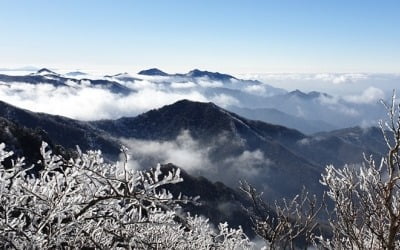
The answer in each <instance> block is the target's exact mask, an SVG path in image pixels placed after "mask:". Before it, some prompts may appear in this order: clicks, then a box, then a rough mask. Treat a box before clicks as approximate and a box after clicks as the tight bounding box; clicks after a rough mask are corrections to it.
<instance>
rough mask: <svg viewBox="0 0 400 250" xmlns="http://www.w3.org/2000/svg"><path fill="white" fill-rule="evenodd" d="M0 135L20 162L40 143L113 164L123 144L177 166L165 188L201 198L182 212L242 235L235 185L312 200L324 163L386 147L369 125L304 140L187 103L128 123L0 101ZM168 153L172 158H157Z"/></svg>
mask: <svg viewBox="0 0 400 250" xmlns="http://www.w3.org/2000/svg"><path fill="white" fill-rule="evenodd" d="M0 131H1V132H0V141H2V142H6V144H7V147H8V148H9V149H12V150H13V151H15V153H16V155H17V156H26V157H27V158H28V159H29V162H28V164H37V162H38V160H40V159H41V158H40V157H41V156H40V154H39V147H40V143H41V141H46V142H48V143H49V144H50V147H51V148H52V149H53V151H55V152H56V153H58V154H61V155H63V156H64V157H65V158H69V157H72V156H73V155H74V150H75V146H76V145H79V146H80V148H81V149H82V150H88V149H100V150H101V151H102V152H103V154H104V156H105V157H106V159H107V160H110V161H114V160H117V159H118V157H119V153H120V151H119V149H120V146H121V144H125V145H127V146H128V147H129V148H130V152H131V153H132V156H133V158H135V161H136V163H138V165H139V166H141V167H143V168H146V167H148V166H154V164H156V163H158V162H160V163H162V164H165V167H167V168H168V167H176V165H177V166H179V167H180V168H182V169H183V171H184V172H183V177H184V182H183V183H181V184H179V185H177V186H174V187H171V190H172V191H173V192H174V193H179V192H182V193H184V194H187V195H190V196H195V195H201V196H202V197H203V199H202V203H203V206H200V207H196V206H192V205H187V206H185V207H184V209H185V211H189V212H191V213H199V214H203V215H206V216H207V217H210V218H211V220H212V222H214V223H218V222H220V221H228V222H230V224H231V225H234V226H236V225H242V226H243V227H244V229H245V230H246V232H247V233H249V234H252V230H251V224H250V223H249V221H250V220H249V219H248V215H246V214H245V210H244V209H243V206H244V207H246V206H249V204H250V203H249V201H248V200H247V199H246V198H245V197H243V195H242V194H241V193H240V192H238V191H237V186H238V181H239V180H243V179H245V180H247V181H248V182H249V183H252V184H253V185H254V186H255V187H256V188H257V189H258V190H259V191H261V192H263V197H264V198H265V199H266V200H267V201H269V202H273V201H274V200H275V199H281V198H282V197H293V196H294V195H296V194H297V193H298V192H299V191H300V190H301V189H302V187H303V186H305V187H306V188H307V189H308V190H310V191H311V192H312V193H315V194H317V195H320V194H321V193H322V191H323V189H322V186H321V185H320V184H319V179H320V175H321V173H322V172H323V170H324V168H325V166H326V165H327V164H335V165H337V166H342V165H343V164H346V163H354V164H357V163H360V162H361V161H362V153H363V152H365V153H366V154H367V155H373V156H374V157H376V158H377V159H378V158H379V157H380V156H382V155H383V154H384V152H385V149H386V146H385V143H384V141H383V139H382V136H381V134H380V131H379V129H377V128H373V127H372V128H368V129H366V128H364V129H363V128H360V127H354V128H346V129H340V130H334V131H331V132H321V133H316V134H313V135H306V134H304V133H302V132H299V131H297V130H294V129H290V128H286V127H284V126H281V125H274V124H270V123H265V122H262V121H256V120H249V119H247V118H244V117H242V116H240V115H237V114H235V113H233V112H230V111H228V110H226V109H223V108H221V107H219V106H217V105H215V104H214V103H204V102H193V101H189V100H180V101H178V102H175V103H173V104H171V105H166V106H164V107H161V108H159V109H153V110H150V111H148V112H145V113H142V114H140V115H138V116H135V117H121V118H119V119H104V120H97V121H79V120H74V119H70V118H67V117H63V116H55V115H49V114H45V113H35V112H32V111H28V110H24V109H20V108H17V107H15V106H13V105H10V104H8V103H5V102H1V101H0ZM171 145H173V146H171ZM174 147H178V149H176V148H174ZM142 149H143V150H144V151H148V152H141V150H142ZM155 149H157V150H158V151H157V150H155ZM188 150H189V151H188ZM164 151H165V152H164ZM168 151H171V152H172V153H171V155H173V157H172V158H171V157H170V158H168V157H162V156H160V155H162V154H164V153H168ZM137 152H139V153H137ZM186 153H188V155H187V156H185V154H186ZM192 156H193V158H191V157H192ZM174 157H175V158H174ZM182 157H183V158H185V157H186V158H187V159H185V160H182V159H181V158H182ZM199 159H200V161H199V162H197V161H198V160H199ZM174 161H176V162H174ZM193 162H194V163H196V164H197V165H196V166H194V167H193V166H192V165H191V164H193ZM8 164H9V163H8ZM38 168H40V166H37V168H36V169H38Z"/></svg>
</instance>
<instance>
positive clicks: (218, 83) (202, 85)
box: [197, 80, 224, 88]
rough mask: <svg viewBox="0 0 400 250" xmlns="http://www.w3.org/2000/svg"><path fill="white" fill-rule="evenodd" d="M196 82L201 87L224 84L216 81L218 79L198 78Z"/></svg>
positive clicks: (213, 86)
mask: <svg viewBox="0 0 400 250" xmlns="http://www.w3.org/2000/svg"><path fill="white" fill-rule="evenodd" d="M197 84H199V85H200V86H201V87H204V88H218V87H223V86H224V84H223V83H222V82H218V81H204V80H198V81H197Z"/></svg>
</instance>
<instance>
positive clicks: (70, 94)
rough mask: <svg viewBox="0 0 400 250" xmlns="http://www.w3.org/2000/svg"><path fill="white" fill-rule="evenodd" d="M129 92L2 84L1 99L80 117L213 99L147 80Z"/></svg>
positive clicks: (100, 116)
mask: <svg viewBox="0 0 400 250" xmlns="http://www.w3.org/2000/svg"><path fill="white" fill-rule="evenodd" d="M139 85H140V86H138V90H137V92H132V93H131V94H129V95H119V94H115V93H111V92H109V91H108V90H106V89H102V88H94V87H78V88H77V87H54V86H52V85H49V84H35V85H33V84H26V83H11V84H5V85H3V84H0V100H2V101H5V102H8V103H10V104H13V105H16V106H18V107H21V108H25V109H29V110H32V111H35V112H45V113H49V114H56V115H63V116H67V117H70V118H74V119H80V120H96V119H106V118H118V117H121V116H135V115H137V114H139V113H142V112H145V111H148V110H150V109H154V108H159V107H162V106H164V105H168V104H171V103H174V102H176V101H178V100H181V99H190V100H193V101H202V102H207V101H209V100H208V99H207V98H206V97H205V96H204V95H202V94H200V93H199V92H196V91H189V92H188V91H186V92H179V91H175V92H169V91H164V90H162V89H157V88H156V87H153V85H154V84H153V85H149V84H148V83H146V82H141V83H139Z"/></svg>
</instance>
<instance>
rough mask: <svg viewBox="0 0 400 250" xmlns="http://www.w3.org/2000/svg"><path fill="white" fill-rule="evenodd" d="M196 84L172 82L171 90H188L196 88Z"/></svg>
mask: <svg viewBox="0 0 400 250" xmlns="http://www.w3.org/2000/svg"><path fill="white" fill-rule="evenodd" d="M196 86H197V85H196V83H194V82H172V83H171V88H174V89H187V88H194V87H196Z"/></svg>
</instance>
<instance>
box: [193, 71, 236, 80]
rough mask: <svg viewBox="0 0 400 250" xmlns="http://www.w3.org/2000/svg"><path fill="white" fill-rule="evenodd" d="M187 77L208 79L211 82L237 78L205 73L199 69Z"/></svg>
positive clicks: (217, 73)
mask: <svg viewBox="0 0 400 250" xmlns="http://www.w3.org/2000/svg"><path fill="white" fill-rule="evenodd" d="M186 75H187V76H189V77H208V78H210V79H211V80H219V81H229V80H232V79H236V78H235V77H233V76H231V75H228V74H221V73H219V72H210V71H203V70H199V69H194V70H191V71H189V72H188V73H187V74H186Z"/></svg>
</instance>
